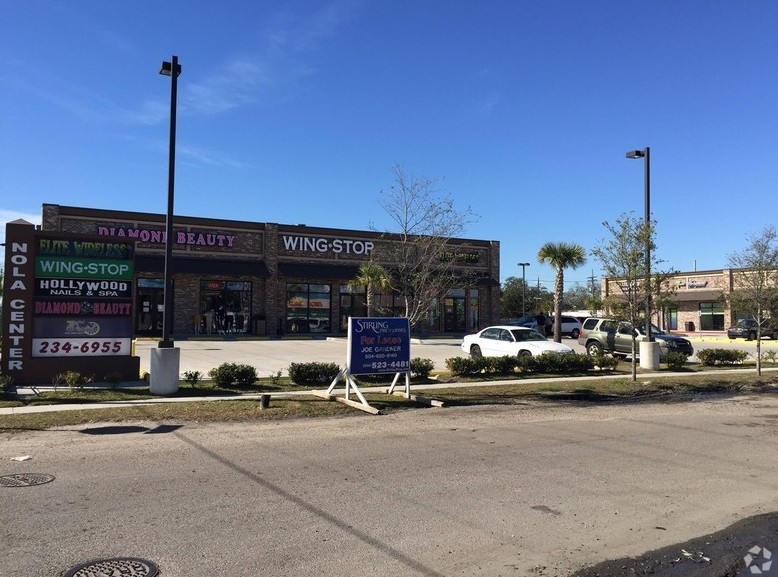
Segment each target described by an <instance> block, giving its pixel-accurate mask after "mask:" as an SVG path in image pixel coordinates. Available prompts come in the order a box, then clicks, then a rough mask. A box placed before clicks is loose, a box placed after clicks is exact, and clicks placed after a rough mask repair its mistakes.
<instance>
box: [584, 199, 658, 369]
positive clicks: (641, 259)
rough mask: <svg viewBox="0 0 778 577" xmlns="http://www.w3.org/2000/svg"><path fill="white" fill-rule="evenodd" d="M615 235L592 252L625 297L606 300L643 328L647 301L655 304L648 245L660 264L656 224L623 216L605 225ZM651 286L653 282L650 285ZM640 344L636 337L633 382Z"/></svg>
mask: <svg viewBox="0 0 778 577" xmlns="http://www.w3.org/2000/svg"><path fill="white" fill-rule="evenodd" d="M602 224H603V226H604V227H605V228H606V229H607V230H608V232H609V233H610V235H611V238H610V239H607V240H602V241H600V244H599V245H598V246H596V247H595V248H593V249H592V250H591V254H592V256H594V257H595V258H597V259H598V260H599V261H600V262H601V263H602V269H603V273H604V275H605V276H606V277H608V278H609V279H610V280H611V281H612V282H614V283H615V284H616V286H617V287H618V288H619V290H620V292H621V294H618V295H608V296H607V297H605V298H604V299H603V300H604V301H605V303H606V306H608V307H609V308H611V309H612V310H615V311H616V313H617V316H619V317H621V318H624V319H625V320H627V321H629V323H630V324H631V325H632V327H633V328H634V327H637V326H639V325H640V321H641V317H642V315H643V314H644V311H645V304H646V300H647V299H648V300H649V302H651V301H652V298H651V295H652V292H651V286H646V284H647V283H646V259H645V254H646V253H645V250H646V244H647V243H648V246H649V247H650V248H651V255H652V257H651V260H652V261H653V262H652V263H651V264H652V268H654V266H653V265H654V264H657V265H658V264H659V261H658V260H656V258H655V257H654V256H653V255H654V249H655V242H654V229H655V223H653V222H648V223H647V222H645V221H644V220H641V219H638V218H636V217H634V216H632V215H631V214H623V215H621V216H620V217H619V218H618V219H617V220H616V222H615V223H613V224H611V223H609V222H608V221H605V222H603V223H602ZM648 284H649V285H650V284H651V283H650V282H649V283H648ZM636 358H637V342H636V335H635V333H634V332H633V334H632V380H633V381H636V380H637V364H636Z"/></svg>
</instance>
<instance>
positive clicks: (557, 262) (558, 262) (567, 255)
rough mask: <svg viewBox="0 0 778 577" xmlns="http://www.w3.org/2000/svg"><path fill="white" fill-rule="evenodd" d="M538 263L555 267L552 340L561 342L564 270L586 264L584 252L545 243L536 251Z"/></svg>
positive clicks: (578, 247) (574, 246) (562, 244)
mask: <svg viewBox="0 0 778 577" xmlns="http://www.w3.org/2000/svg"><path fill="white" fill-rule="evenodd" d="M538 261H540V263H541V264H545V263H549V264H550V265H552V266H555V267H556V279H555V281H554V340H555V341H556V342H558V343H561V342H562V295H563V294H564V292H565V269H566V268H573V269H575V268H578V267H579V266H581V265H583V264H584V263H585V262H586V251H585V250H584V248H583V247H582V246H581V245H578V244H573V243H566V242H558V243H557V242H547V243H546V244H544V245H543V246H541V247H540V250H539V251H538Z"/></svg>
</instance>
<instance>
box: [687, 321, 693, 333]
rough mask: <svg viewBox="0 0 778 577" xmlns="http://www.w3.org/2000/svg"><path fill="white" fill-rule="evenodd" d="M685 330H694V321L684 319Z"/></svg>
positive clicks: (689, 331) (688, 331)
mask: <svg viewBox="0 0 778 577" xmlns="http://www.w3.org/2000/svg"><path fill="white" fill-rule="evenodd" d="M686 332H687V333H693V332H694V323H693V322H692V321H686Z"/></svg>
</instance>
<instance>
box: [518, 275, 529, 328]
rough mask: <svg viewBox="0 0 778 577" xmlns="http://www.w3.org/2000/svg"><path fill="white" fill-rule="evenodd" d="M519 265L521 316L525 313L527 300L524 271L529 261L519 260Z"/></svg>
mask: <svg viewBox="0 0 778 577" xmlns="http://www.w3.org/2000/svg"><path fill="white" fill-rule="evenodd" d="M519 266H520V267H521V316H524V315H526V314H527V306H526V304H525V303H526V302H527V276H526V275H525V272H526V270H527V267H528V266H529V263H528V262H520V263H519Z"/></svg>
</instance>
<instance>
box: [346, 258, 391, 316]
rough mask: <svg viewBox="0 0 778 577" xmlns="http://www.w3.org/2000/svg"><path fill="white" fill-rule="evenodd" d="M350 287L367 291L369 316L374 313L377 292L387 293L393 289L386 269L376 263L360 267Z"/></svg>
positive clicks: (365, 263) (349, 283)
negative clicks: (374, 299) (374, 298)
mask: <svg viewBox="0 0 778 577" xmlns="http://www.w3.org/2000/svg"><path fill="white" fill-rule="evenodd" d="M348 285H349V286H350V287H352V288H364V289H365V301H366V302H365V304H366V305H367V316H372V313H373V296H374V295H375V292H376V291H386V290H390V289H391V288H392V283H391V279H390V278H389V274H388V273H387V272H386V269H385V268H384V267H382V266H381V265H380V264H376V263H374V262H364V263H362V264H361V265H359V272H358V273H357V276H356V278H354V279H352V280H350V281H349V282H348Z"/></svg>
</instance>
